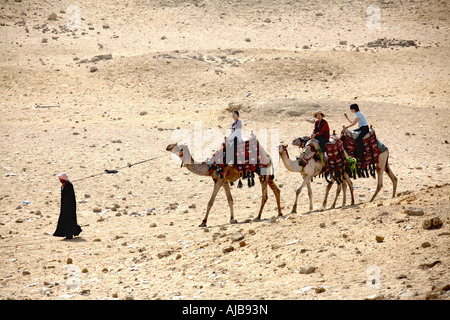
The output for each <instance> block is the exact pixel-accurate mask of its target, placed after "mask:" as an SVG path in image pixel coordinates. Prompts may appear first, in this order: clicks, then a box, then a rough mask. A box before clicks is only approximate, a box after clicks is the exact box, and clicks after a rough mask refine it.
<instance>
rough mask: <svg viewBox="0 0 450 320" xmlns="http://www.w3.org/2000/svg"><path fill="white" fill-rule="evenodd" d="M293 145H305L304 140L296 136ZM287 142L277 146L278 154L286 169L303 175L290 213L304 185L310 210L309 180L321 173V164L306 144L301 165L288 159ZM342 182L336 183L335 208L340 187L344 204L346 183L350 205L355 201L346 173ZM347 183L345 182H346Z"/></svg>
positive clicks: (324, 205) (328, 187)
mask: <svg viewBox="0 0 450 320" xmlns="http://www.w3.org/2000/svg"><path fill="white" fill-rule="evenodd" d="M293 144H294V145H298V146H304V145H305V141H303V140H302V139H301V138H297V139H295V140H294V141H293ZM287 147H288V146H287V144H281V145H279V146H278V152H279V154H280V157H281V159H282V161H283V164H284V166H285V167H286V169H287V170H289V171H291V172H299V173H300V174H301V175H302V176H303V182H302V184H301V186H300V187H299V188H298V189H297V191H296V193H295V202H294V206H293V207H292V211H291V213H296V212H297V201H298V196H299V195H300V193H301V191H302V189H303V187H304V186H305V185H306V186H307V188H308V197H309V210H310V211H312V210H313V204H312V189H311V180H312V178H313V177H315V176H318V175H319V174H321V173H322V170H323V164H322V162H321V161H315V160H314V159H313V157H314V155H315V152H313V151H312V150H311V148H309V147H308V145H306V147H305V149H304V151H303V153H302V155H301V157H302V158H303V159H305V163H304V164H303V165H301V164H300V163H299V161H298V160H291V159H289V154H288V151H287ZM344 181H345V182H344V183H342V186H341V185H340V184H339V185H338V189H337V191H336V197H335V199H334V202H333V205H332V208H335V206H336V201H337V198H338V196H339V193H340V192H341V189H342V188H343V190H344V200H343V203H342V206H345V205H346V193H347V184H348V186H349V187H350V194H351V197H352V205H353V204H354V203H355V198H354V195H353V184H352V182H351V181H350V177H349V176H348V174H347V173H345V174H344ZM333 182H334V181H333V180H332V182H331V183H329V184H328V185H327V187H326V190H325V199H324V201H323V203H322V209H325V208H326V203H327V198H328V193H329V191H330V189H331V187H332V185H333ZM346 183H347V184H346Z"/></svg>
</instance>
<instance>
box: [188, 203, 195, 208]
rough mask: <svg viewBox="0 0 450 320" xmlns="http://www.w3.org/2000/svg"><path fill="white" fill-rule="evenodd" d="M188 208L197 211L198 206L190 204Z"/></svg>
mask: <svg viewBox="0 0 450 320" xmlns="http://www.w3.org/2000/svg"><path fill="white" fill-rule="evenodd" d="M188 208H189V209H195V208H196V205H195V204H194V203H193V204H190V205H188Z"/></svg>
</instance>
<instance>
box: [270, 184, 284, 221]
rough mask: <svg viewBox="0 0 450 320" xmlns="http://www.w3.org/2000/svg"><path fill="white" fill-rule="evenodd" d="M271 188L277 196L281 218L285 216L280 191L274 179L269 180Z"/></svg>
mask: <svg viewBox="0 0 450 320" xmlns="http://www.w3.org/2000/svg"><path fill="white" fill-rule="evenodd" d="M268 184H269V187H270V189H272V191H273V194H274V195H275V198H276V200H277V207H278V216H279V217H281V216H282V215H283V214H282V213H281V200H280V193H281V192H280V189H279V188H278V186H277V185H276V183H275V181H273V179H271V178H269V182H268Z"/></svg>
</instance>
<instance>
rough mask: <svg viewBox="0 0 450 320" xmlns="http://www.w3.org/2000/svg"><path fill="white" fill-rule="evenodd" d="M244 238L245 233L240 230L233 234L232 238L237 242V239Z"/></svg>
mask: <svg viewBox="0 0 450 320" xmlns="http://www.w3.org/2000/svg"><path fill="white" fill-rule="evenodd" d="M242 239H244V235H243V234H242V233H240V232H236V233H235V234H233V235H232V236H231V240H232V241H233V242H237V241H240V240H242Z"/></svg>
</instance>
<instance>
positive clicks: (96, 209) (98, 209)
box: [92, 208, 102, 213]
mask: <svg viewBox="0 0 450 320" xmlns="http://www.w3.org/2000/svg"><path fill="white" fill-rule="evenodd" d="M92 212H96V213H98V212H102V209H100V208H94V209H92Z"/></svg>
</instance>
